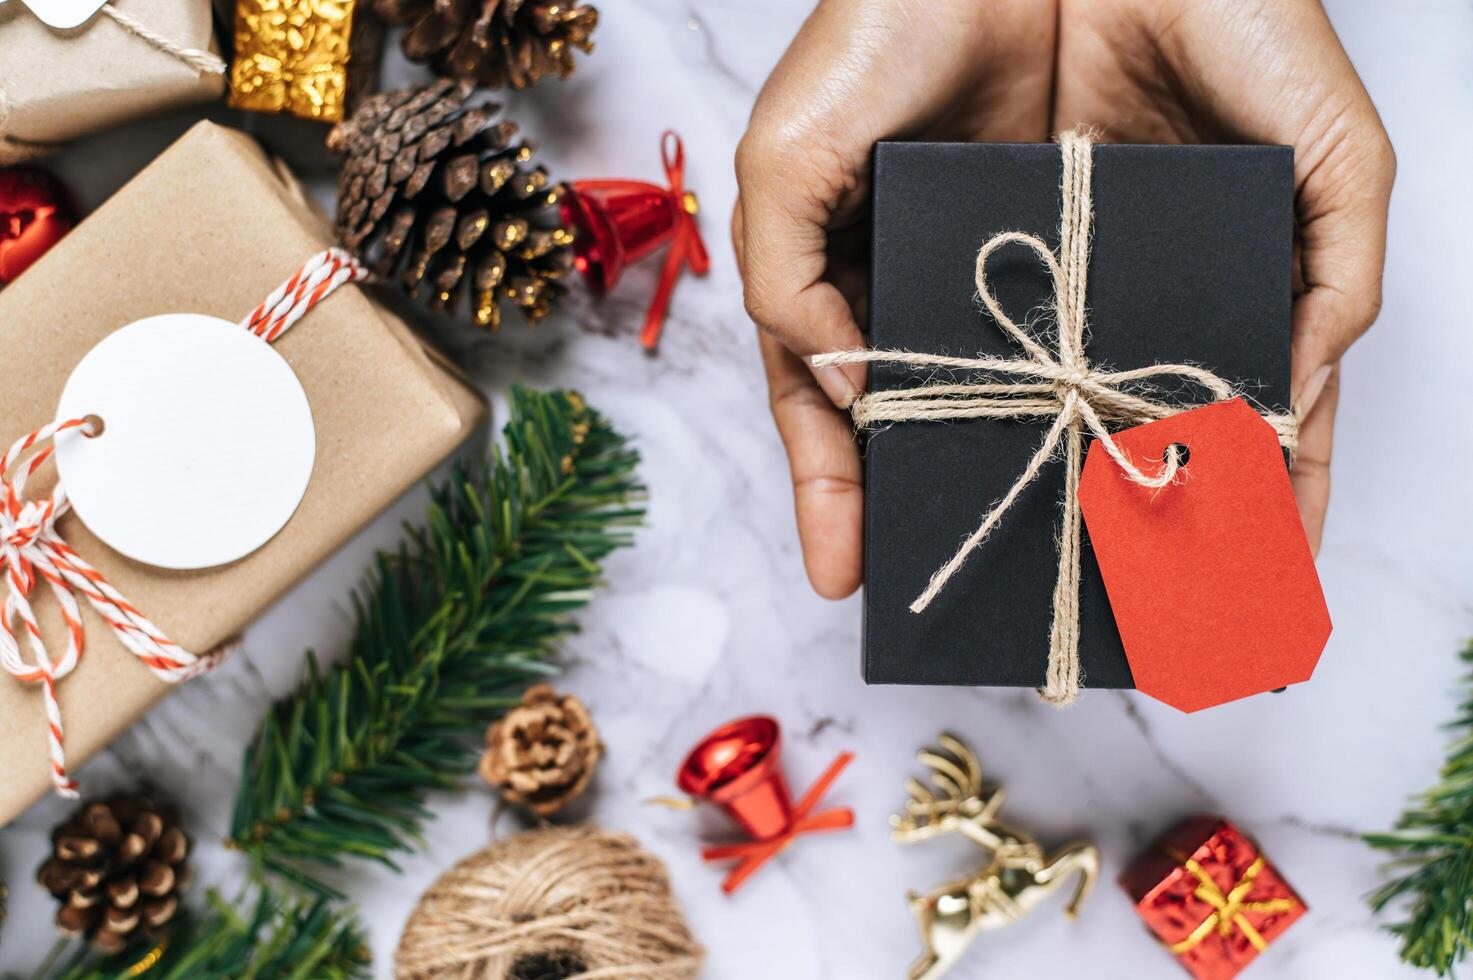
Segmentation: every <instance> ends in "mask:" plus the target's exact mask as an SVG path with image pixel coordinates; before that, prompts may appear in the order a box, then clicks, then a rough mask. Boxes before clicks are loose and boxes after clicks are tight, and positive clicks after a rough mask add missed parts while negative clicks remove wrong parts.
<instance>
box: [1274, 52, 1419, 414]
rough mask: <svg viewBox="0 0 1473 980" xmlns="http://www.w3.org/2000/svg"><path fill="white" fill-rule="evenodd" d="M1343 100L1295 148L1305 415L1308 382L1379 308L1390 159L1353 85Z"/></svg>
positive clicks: (1366, 100)
mask: <svg viewBox="0 0 1473 980" xmlns="http://www.w3.org/2000/svg"><path fill="white" fill-rule="evenodd" d="M1341 56H1342V57H1343V52H1342V53H1341ZM1347 68H1348V65H1347ZM1349 100H1350V104H1349V105H1348V106H1346V107H1342V108H1340V109H1337V110H1334V112H1333V114H1332V116H1331V118H1329V119H1328V120H1326V121H1325V122H1323V124H1320V123H1316V124H1315V125H1312V126H1311V127H1310V128H1309V129H1307V130H1306V133H1305V137H1304V143H1303V145H1297V146H1296V149H1295V152H1296V156H1297V158H1298V159H1297V161H1296V165H1295V168H1296V171H1299V172H1301V173H1302V174H1303V180H1302V182H1301V183H1300V184H1299V191H1298V211H1299V222H1300V224H1299V236H1300V245H1301V252H1300V263H1301V269H1302V272H1303V276H1304V287H1305V291H1304V292H1303V293H1302V294H1301V295H1300V296H1299V298H1298V299H1296V300H1295V302H1294V346H1293V350H1294V373H1293V387H1294V391H1295V393H1296V395H1295V402H1296V404H1300V403H1303V402H1306V401H1307V402H1308V403H1307V404H1304V405H1303V407H1304V410H1305V411H1306V412H1307V411H1309V409H1310V408H1312V407H1313V398H1312V397H1311V396H1312V395H1313V392H1312V391H1311V390H1310V389H1311V388H1312V387H1313V385H1312V382H1313V381H1315V380H1320V381H1321V382H1322V380H1323V378H1324V377H1326V376H1327V375H1328V373H1329V372H1328V371H1326V370H1325V369H1326V368H1328V367H1329V366H1330V365H1332V364H1335V363H1337V362H1338V361H1339V360H1340V358H1341V357H1342V356H1343V355H1344V354H1345V351H1346V349H1347V348H1348V347H1350V345H1351V344H1352V343H1354V342H1355V340H1356V339H1357V338H1359V337H1360V335H1361V334H1363V333H1365V332H1366V330H1367V329H1368V328H1369V327H1370V326H1371V324H1372V323H1373V322H1375V319H1376V316H1377V315H1378V314H1379V313H1380V310H1381V274H1382V268H1383V266H1384V264H1385V259H1386V221H1387V210H1388V206H1389V204H1390V201H1391V185H1392V182H1393V180H1394V179H1395V176H1396V159H1395V155H1394V154H1393V152H1392V149H1391V142H1390V140H1388V139H1387V136H1386V131H1385V130H1384V129H1383V128H1382V127H1381V121H1380V118H1379V117H1378V116H1377V115H1376V110H1375V107H1374V106H1373V105H1372V104H1371V101H1370V97H1369V96H1367V95H1366V93H1365V90H1364V89H1362V88H1361V87H1360V84H1359V81H1358V80H1356V81H1355V91H1354V92H1353V93H1351V95H1350V97H1349ZM1326 111H1328V110H1326Z"/></svg>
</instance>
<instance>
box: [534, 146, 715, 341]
mask: <svg viewBox="0 0 1473 980" xmlns="http://www.w3.org/2000/svg"><path fill="white" fill-rule="evenodd" d="M660 155H661V157H662V158H663V160H664V163H665V176H666V178H667V179H668V180H669V186H668V187H661V186H660V185H658V184H651V183H648V182H646V181H642V180H579V181H575V182H574V183H573V186H572V193H571V194H569V195H568V196H567V197H566V198H564V200H563V205H562V211H563V222H564V224H567V225H570V226H571V227H573V228H574V229H575V230H576V235H575V238H574V249H575V250H576V252H577V258H576V259H575V262H574V264H575V265H576V267H577V269H578V271H579V272H581V273H582V274H583V277H584V279H585V280H586V281H587V282H588V286H589V288H590V289H591V290H593V292H594V294H595V295H599V296H602V295H604V294H605V293H607V292H608V291H609V290H611V289H613V288H614V284H615V283H617V282H618V281H619V277H620V275H622V274H623V272H624V268H625V266H627V265H630V264H631V263H634V262H638V261H639V260H640V259H642V258H644V257H645V256H646V255H649V254H650V253H651V252H653V251H655V250H656V249H658V248H659V247H660V246H661V245H664V244H665V243H667V242H668V243H669V244H670V251H669V252H668V253H666V255H665V267H664V269H662V270H661V272H660V281H659V284H658V285H657V286H656V287H655V296H654V299H653V300H651V302H650V308H649V312H648V313H647V314H645V320H644V329H643V330H642V331H641V332H640V343H642V344H643V345H644V346H645V348H646V349H647V350H654V348H655V346H656V345H657V344H659V342H660V330H661V328H662V327H663V325H664V322H665V311H666V309H667V308H668V307H669V306H670V294H671V293H673V292H674V291H675V280H676V279H678V278H680V273H681V270H682V269H683V268H685V267H686V266H687V265H688V266H690V270H691V271H692V272H694V273H695V274H696V275H698V276H704V275H705V274H706V273H707V272H708V271H709V270H710V268H711V259H710V257H709V256H708V255H707V254H706V245H705V243H704V242H703V241H702V240H701V229H700V226H699V225H698V224H697V223H696V213H697V212H698V211H699V210H700V208H699V205H698V204H697V202H696V196H695V194H694V193H692V192H690V191H688V190H686V189H685V147H684V146H683V145H682V144H681V142H680V137H679V136H677V135H676V134H675V133H674V132H672V131H670V130H666V131H665V134H664V136H662V137H661V139H660Z"/></svg>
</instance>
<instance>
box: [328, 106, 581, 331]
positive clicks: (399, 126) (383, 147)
mask: <svg viewBox="0 0 1473 980" xmlns="http://www.w3.org/2000/svg"><path fill="white" fill-rule="evenodd" d="M472 96H473V90H472V89H471V87H470V86H469V85H463V84H457V83H455V82H451V81H448V80H442V81H439V82H436V83H433V84H431V85H427V86H423V87H419V88H412V89H403V90H400V91H396V92H386V93H383V94H380V95H376V96H373V97H372V98H370V99H368V100H367V101H365V102H364V104H363V105H362V107H361V108H359V109H358V111H357V112H355V113H354V114H353V116H352V118H350V119H349V120H347V121H346V122H344V123H342V124H341V125H339V126H338V127H337V128H336V129H334V130H333V132H332V134H331V135H330V136H329V137H328V145H329V146H331V147H332V148H333V149H334V150H335V151H337V152H339V153H343V154H346V157H347V159H346V161H345V162H344V164H343V169H342V172H341V175H340V178H339V187H338V212H337V234H338V238H339V240H340V241H341V242H342V244H343V246H344V247H345V248H347V249H349V250H350V251H352V252H353V253H354V254H355V255H357V256H358V257H359V259H360V260H361V261H362V262H363V263H364V264H365V265H367V266H368V267H369V268H370V269H371V270H373V272H374V274H375V275H377V276H380V277H382V278H394V279H396V280H397V281H398V283H399V285H400V286H401V287H402V288H403V289H404V290H405V291H406V292H407V293H408V294H409V295H410V296H412V297H420V296H422V295H423V294H426V293H428V302H429V305H430V306H431V307H432V308H434V309H437V310H443V311H446V312H449V313H455V312H456V310H457V308H458V306H459V305H460V301H461V297H462V295H468V296H469V297H470V308H471V317H472V318H473V319H474V320H475V322H476V323H478V324H480V325H481V326H483V327H488V328H490V329H492V330H494V329H496V328H497V327H499V326H500V325H501V312H500V302H501V301H502V300H507V301H509V302H510V303H512V304H513V305H515V306H516V307H517V308H518V309H520V310H521V311H522V313H523V315H524V316H525V317H526V318H527V320H528V321H530V322H533V323H535V322H536V321H538V320H540V319H542V318H543V317H544V316H546V315H547V314H548V313H550V312H551V311H552V307H553V304H554V303H555V302H556V301H557V299H558V298H559V297H560V296H561V295H562V293H563V291H564V287H563V284H562V282H561V280H562V279H563V278H564V277H565V276H567V274H568V272H569V270H571V269H572V267H573V258H574V255H573V248H572V243H573V232H572V230H571V229H569V228H568V227H567V226H566V225H564V224H563V221H562V216H561V213H560V205H561V203H562V200H563V197H564V196H565V195H566V194H567V193H568V190H567V188H566V187H564V186H563V185H561V184H555V183H553V182H552V181H551V180H550V179H549V178H548V175H547V171H545V170H544V169H543V168H542V167H540V166H533V165H531V160H532V153H533V148H532V146H531V145H530V144H529V143H527V142H525V141H517V140H516V139H515V137H516V133H517V127H516V124H514V123H512V122H510V121H507V120H504V119H499V118H498V116H499V114H500V107H499V106H496V105H494V104H485V103H482V104H473V102H472Z"/></svg>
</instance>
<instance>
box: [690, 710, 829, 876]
mask: <svg viewBox="0 0 1473 980" xmlns="http://www.w3.org/2000/svg"><path fill="white" fill-rule="evenodd" d="M781 744H782V740H781V735H780V732H779V729H778V724H777V721H776V720H775V719H773V718H769V717H766V716H765V715H756V716H753V717H751V718H740V719H738V720H736V721H733V722H730V723H728V724H726V725H723V726H721V727H720V728H718V729H716V730H715V731H714V732H712V733H711V734H710V735H707V736H706V737H705V738H704V739H702V740H701V742H700V744H698V745H697V746H696V747H695V748H694V749H692V750H691V752H690V754H689V755H687V756H686V757H685V761H684V762H682V763H681V764H680V771H679V772H678V773H677V774H676V777H675V782H676V784H677V785H678V786H679V787H680V789H681V792H684V793H687V794H689V795H690V796H693V797H695V798H697V799H700V800H705V801H707V802H710V803H715V804H716V805H717V806H720V807H721V808H722V809H724V810H725V811H726V812H727V814H728V815H730V816H731V818H732V819H733V820H735V821H736V822H737V824H739V825H740V826H741V828H742V829H743V830H745V831H746V832H747V834H748V836H750V837H751V838H752V840H751V841H748V842H746V843H742V844H729V845H724V846H719V847H708V848H705V849H704V850H702V851H701V857H702V858H703V859H704V860H707V861H727V860H731V859H732V858H740V859H741V863H740V864H738V865H737V867H736V868H735V869H734V870H733V871H732V873H731V874H730V875H728V876H727V878H726V881H724V882H723V883H722V885H721V890H722V891H724V892H726V893H727V894H728V895H730V894H731V893H732V892H734V891H736V890H737V889H738V888H740V887H741V885H742V882H744V881H746V880H747V879H748V878H750V877H751V876H752V875H753V874H754V873H755V872H756V871H757V869H758V868H760V867H762V865H763V864H765V863H767V861H768V860H770V859H771V858H772V857H773V856H774V855H776V854H777V853H778V852H779V851H781V850H782V849H783V848H784V847H786V846H787V845H788V844H790V843H792V841H793V838H795V837H797V836H798V835H799V834H807V833H813V832H815V831H821V830H842V829H844V828H846V827H852V826H854V811H853V810H850V809H849V808H848V807H840V808H835V809H831V810H823V811H821V812H819V813H814V812H813V811H814V809H815V808H816V807H817V806H818V804H819V802H820V801H821V800H822V799H823V797H824V794H825V793H827V792H828V789H829V787H830V786H831V785H832V784H833V782H834V780H835V779H837V778H838V776H839V773H841V772H842V771H843V770H844V767H845V766H847V765H848V764H849V763H850V762H851V761H853V759H854V755H853V753H851V752H842V753H840V754H839V757H838V758H837V759H835V760H834V761H833V762H832V763H830V764H829V767H828V769H827V770H825V772H824V774H823V775H822V776H820V777H819V779H818V781H817V782H815V783H814V784H813V786H812V787H810V788H809V790H808V792H806V793H804V794H803V798H802V799H800V800H799V801H798V805H797V806H794V805H793V804H792V800H791V797H790V795H789V793H788V783H787V780H786V779H785V778H783V771H782V767H781V766H780V765H779V764H778V749H779V748H780V747H781Z"/></svg>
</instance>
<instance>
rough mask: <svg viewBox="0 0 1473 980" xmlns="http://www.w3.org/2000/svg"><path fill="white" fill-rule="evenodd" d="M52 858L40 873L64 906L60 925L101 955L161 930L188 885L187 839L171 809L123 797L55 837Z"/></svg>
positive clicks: (78, 817) (89, 809) (94, 807)
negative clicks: (85, 941)
mask: <svg viewBox="0 0 1473 980" xmlns="http://www.w3.org/2000/svg"><path fill="white" fill-rule="evenodd" d="M51 848H52V855H51V857H50V858H49V859H48V860H47V861H46V863H45V864H43V865H41V868H40V870H38V871H37V872H36V880H37V881H38V882H40V883H41V887H43V888H45V889H46V890H47V891H49V892H50V893H51V894H52V895H53V896H55V897H56V898H58V899H61V900H62V906H61V908H60V909H59V910H58V911H57V913H56V925H57V928H58V929H60V930H61V932H62V934H63V935H66V936H70V937H73V938H85V939H87V940H88V941H89V942H90V943H91V944H92V945H93V947H94V948H96V949H97V950H98V951H99V952H102V953H116V952H119V951H121V950H122V949H123V948H124V947H126V946H127V945H128V943H129V942H130V941H131V940H133V939H134V938H135V937H139V936H149V937H151V936H153V935H155V934H157V933H158V932H160V931H161V930H163V928H164V927H165V926H166V925H168V923H169V922H170V921H171V920H172V919H173V918H174V914H175V913H176V912H177V911H178V909H179V896H180V894H181V893H182V892H183V891H184V890H185V888H187V887H188V882H189V864H188V860H187V859H188V857H189V838H188V837H187V836H186V835H185V833H184V831H183V830H182V829H180V827H179V815H178V813H176V812H175V811H174V810H173V809H172V808H161V807H158V806H155V805H154V803H153V801H152V800H150V799H148V798H147V797H145V796H138V795H126V794H119V795H117V796H112V797H109V798H108V799H106V800H101V801H94V802H91V803H84V804H83V805H82V807H81V808H80V809H79V810H77V812H76V813H74V814H73V815H72V816H71V818H70V819H69V820H67V821H66V822H65V823H62V824H61V825H59V826H58V827H57V828H56V829H55V830H53V831H52V833H51Z"/></svg>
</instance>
